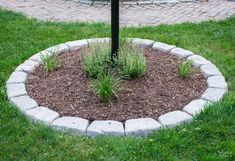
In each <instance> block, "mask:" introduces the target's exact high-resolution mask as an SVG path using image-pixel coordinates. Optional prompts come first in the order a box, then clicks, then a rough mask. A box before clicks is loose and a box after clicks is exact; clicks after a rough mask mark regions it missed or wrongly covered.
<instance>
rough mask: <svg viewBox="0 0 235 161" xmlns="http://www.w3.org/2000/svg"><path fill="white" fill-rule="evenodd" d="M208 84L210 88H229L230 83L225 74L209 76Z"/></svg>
mask: <svg viewBox="0 0 235 161" xmlns="http://www.w3.org/2000/svg"><path fill="white" fill-rule="evenodd" d="M207 84H208V87H210V88H223V89H227V88H228V85H227V83H226V82H225V79H224V77H223V76H211V77H208V78H207Z"/></svg>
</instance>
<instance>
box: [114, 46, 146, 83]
mask: <svg viewBox="0 0 235 161" xmlns="http://www.w3.org/2000/svg"><path fill="white" fill-rule="evenodd" d="M117 61H118V64H119V66H120V70H119V71H120V74H121V76H122V77H124V78H139V77H141V76H143V75H144V74H145V73H146V71H147V62H146V59H145V57H144V55H143V53H142V52H141V51H139V50H137V49H134V48H133V47H132V46H123V47H122V48H121V49H120V52H119V59H118V60H117Z"/></svg>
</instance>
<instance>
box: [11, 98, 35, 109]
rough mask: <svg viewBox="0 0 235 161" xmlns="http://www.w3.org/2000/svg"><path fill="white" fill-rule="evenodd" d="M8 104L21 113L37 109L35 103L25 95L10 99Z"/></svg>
mask: <svg viewBox="0 0 235 161" xmlns="http://www.w3.org/2000/svg"><path fill="white" fill-rule="evenodd" d="M10 102H11V103H12V104H13V105H14V106H16V107H17V108H18V109H20V110H21V111H23V112H24V111H26V110H30V109H33V108H36V107H38V104H37V102H36V101H35V100H33V99H32V98H30V97H29V96H27V95H25V96H19V97H14V98H10Z"/></svg>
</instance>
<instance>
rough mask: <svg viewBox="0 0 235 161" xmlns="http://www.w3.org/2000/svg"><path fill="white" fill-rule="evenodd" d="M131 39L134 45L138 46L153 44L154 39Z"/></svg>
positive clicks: (145, 46)
mask: <svg viewBox="0 0 235 161" xmlns="http://www.w3.org/2000/svg"><path fill="white" fill-rule="evenodd" d="M131 41H132V43H133V44H134V45H135V46H136V47H139V48H147V47H152V46H153V44H154V41H153V40H149V39H139V38H133V39H132V40H131Z"/></svg>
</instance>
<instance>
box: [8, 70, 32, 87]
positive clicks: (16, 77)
mask: <svg viewBox="0 0 235 161" xmlns="http://www.w3.org/2000/svg"><path fill="white" fill-rule="evenodd" d="M26 78H27V73H25V72H21V71H15V72H13V73H12V74H11V76H10V78H9V79H8V81H7V84H10V83H25V81H26Z"/></svg>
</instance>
